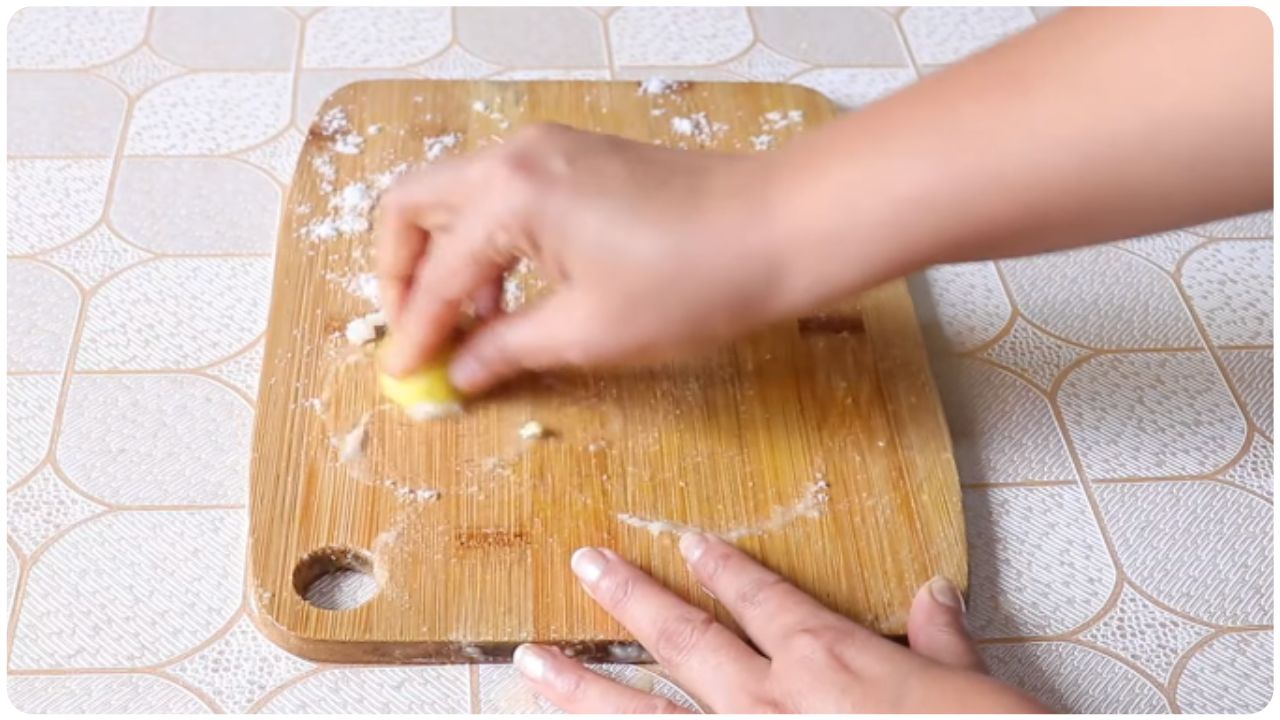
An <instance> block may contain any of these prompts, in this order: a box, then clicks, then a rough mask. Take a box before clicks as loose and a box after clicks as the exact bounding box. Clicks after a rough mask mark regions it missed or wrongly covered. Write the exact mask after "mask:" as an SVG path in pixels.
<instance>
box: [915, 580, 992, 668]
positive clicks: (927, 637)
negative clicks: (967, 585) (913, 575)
mask: <svg viewBox="0 0 1280 720" xmlns="http://www.w3.org/2000/svg"><path fill="white" fill-rule="evenodd" d="M907 641H908V642H909V643H910V644H911V649H912V650H915V651H916V652H918V653H920V654H921V655H924V656H925V657H927V658H930V659H933V660H936V661H938V662H940V663H942V664H944V665H950V666H952V667H956V668H962V669H965V670H981V669H982V658H981V656H979V655H978V651H977V650H976V649H974V646H973V640H972V639H970V638H969V631H968V629H967V628H965V624H964V599H963V598H962V597H961V596H960V590H959V589H958V588H956V586H955V584H954V583H952V582H951V581H950V580H947V579H946V578H944V577H936V578H934V579H933V580H930V581H929V582H928V583H927V584H926V585H925V586H924V587H922V588H920V590H919V592H917V593H916V597H915V600H914V601H913V602H912V603H911V615H910V616H909V617H908V618H907Z"/></svg>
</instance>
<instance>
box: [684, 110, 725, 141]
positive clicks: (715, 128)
mask: <svg viewBox="0 0 1280 720" xmlns="http://www.w3.org/2000/svg"><path fill="white" fill-rule="evenodd" d="M728 129H729V126H728V125H727V124H725V123H722V122H712V121H711V120H710V119H709V118H708V117H707V114H706V113H705V112H696V113H693V114H692V115H688V116H683V115H678V116H676V117H673V118H671V132H673V133H675V134H676V135H682V136H684V137H692V138H694V139H695V140H697V141H698V142H701V143H709V142H711V141H712V140H714V139H715V138H716V137H717V136H718V135H721V134H723V133H724V132H725V131H726V130H728Z"/></svg>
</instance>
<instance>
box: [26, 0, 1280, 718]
mask: <svg viewBox="0 0 1280 720" xmlns="http://www.w3.org/2000/svg"><path fill="white" fill-rule="evenodd" d="M504 12H510V13H511V14H510V17H505V18H504V14H503V13H504ZM1050 14H1051V13H1050V12H1047V10H1046V9H1043V8H1037V9H1036V10H1035V11H1034V12H1033V11H1032V10H1030V9H1028V8H1022V7H1003V8H913V9H907V10H902V9H898V8H886V9H877V8H824V9H821V10H817V9H814V10H797V9H752V10H746V9H743V8H736V7H720V8H623V9H611V8H553V9H546V10H539V9H521V10H518V11H495V10H485V9H466V8H459V9H455V10H448V9H432V8H400V9H365V8H347V9H341V8H340V9H314V8H300V9H281V8H238V9H208V8H205V9H198V8H171V9H165V10H148V9H133V8H84V9H58V8H51V9H27V10H23V11H21V12H19V13H18V14H17V15H16V16H14V18H13V20H12V21H11V22H10V24H9V26H8V30H7V32H8V42H9V48H8V68H9V82H10V92H9V105H10V115H9V118H10V127H9V151H10V154H9V156H8V158H7V163H8V170H7V172H8V198H7V199H8V210H7V211H8V222H9V233H8V238H7V242H8V262H7V268H6V277H7V280H8V303H9V311H8V317H7V323H8V326H7V327H8V337H9V346H8V364H7V369H8V377H7V379H6V382H7V388H8V407H7V411H8V438H9V439H8V463H7V475H8V480H7V485H8V519H7V520H8V522H7V530H8V534H7V540H8V547H7V557H6V568H7V573H6V574H7V577H6V581H7V582H6V587H7V593H8V604H9V608H10V610H9V638H10V639H9V647H8V671H9V680H8V683H9V684H8V690H9V696H10V698H11V700H12V702H13V703H14V704H15V705H16V706H17V707H19V708H20V709H22V710H27V711H32V712H66V713H69V712H200V711H224V712H239V711H258V710H263V711H271V712H334V713H338V712H344V713H345V712H352V713H371V712H399V713H426V712H468V711H477V712H478V711H485V712H500V711H509V712H520V711H534V712H536V711H539V710H543V709H546V706H545V705H544V704H542V703H541V702H540V701H539V700H538V699H537V698H535V697H533V696H532V695H531V694H530V693H529V692H528V690H527V688H525V687H524V686H523V685H522V684H520V683H519V682H518V680H517V678H516V677H515V675H514V673H513V672H512V670H511V668H510V667H482V668H468V667H464V666H456V667H438V668H403V667H386V668H380V667H361V668H346V667H335V666H328V665H325V666H320V665H315V664H313V663H310V662H307V661H304V660H300V659H298V658H294V657H292V656H290V655H288V654H287V653H284V652H283V651H281V650H280V649H278V648H277V647H275V646H274V645H272V644H271V643H270V642H269V641H267V640H266V639H265V638H264V637H263V636H262V635H261V634H260V633H259V632H258V631H257V630H256V629H255V628H254V626H253V625H252V624H251V623H250V622H249V621H248V619H247V617H246V615H245V606H244V600H243V591H242V587H243V578H244V561H243V559H244V550H243V548H244V528H245V524H246V523H245V521H246V517H245V515H246V512H245V506H244V503H245V494H246V493H245V485H246V473H247V458H248V455H249V444H250V432H251V427H252V417H253V411H254V398H255V397H256V393H257V382H258V371H259V368H260V365H261V359H262V333H263V331H264V328H265V320H266V309H267V302H268V298H269V291H270V282H271V267H272V259H271V256H270V253H271V248H272V247H273V246H274V243H275V237H274V236H275V227H276V222H277V219H278V217H279V214H280V212H281V211H282V208H281V203H282V199H283V198H284V197H285V196H286V195H285V193H286V190H287V183H288V182H289V180H290V177H291V175H292V169H293V163H294V159H295V157H296V154H297V152H298V150H299V148H300V147H301V144H302V141H303V137H304V132H305V131H306V128H307V127H308V125H309V123H310V121H311V114H312V113H313V112H314V110H315V108H316V107H318V106H319V104H320V102H321V101H322V100H323V98H324V97H325V96H326V95H327V94H328V93H329V92H331V91H332V90H334V89H336V88H337V87H339V86H341V85H343V84H345V83H347V82H350V81H353V80H358V79H363V78H374V77H434V78H481V77H493V78H512V77H525V78H557V77H559V78H600V79H608V78H619V79H636V78H644V77H648V76H652V75H663V76H668V77H676V78H691V79H721V80H760V81H791V82H797V83H801V84H804V85H807V86H810V87H814V88H817V89H818V90H820V91H822V92H824V93H826V94H827V95H829V96H830V97H831V98H833V99H834V100H836V101H837V102H838V103H840V104H841V105H842V106H844V107H846V108H856V107H857V106H859V105H862V104H865V103H867V102H871V101H873V100H875V99H877V98H879V97H881V96H883V95H885V94H888V93H891V92H893V91H895V90H897V89H899V88H901V87H903V86H905V85H907V84H910V83H911V82H914V81H915V80H916V79H917V78H918V77H920V76H921V75H923V74H927V73H929V72H932V71H934V70H936V69H937V68H939V67H941V66H944V65H946V64H948V63H951V62H954V61H956V60H958V59H960V58H963V57H964V56H966V55H968V54H970V53H972V52H975V51H977V50H979V49H981V48H983V47H986V46H987V45H989V44H991V43H993V42H996V41H998V40H1000V39H1001V38H1003V37H1006V36H1008V35H1009V34H1012V33H1015V32H1018V31H1021V30H1023V29H1025V28H1027V27H1029V26H1031V25H1033V24H1034V23H1036V22H1039V21H1041V20H1042V19H1044V18H1045V17H1048V16H1049V15H1050ZM1272 237H1273V219H1272V216H1271V214H1270V213H1263V214H1258V215H1252V216H1248V217H1244V218H1230V219H1224V220H1221V221H1217V222H1213V223H1207V224H1205V225H1201V226H1198V227H1195V228H1189V229H1187V230H1184V231H1176V232H1169V233H1162V234H1159V235H1154V236H1151V237H1144V238H1133V239H1129V240H1126V241H1123V242H1119V243H1116V244H1114V245H1112V246H1109V247H1105V248H1094V249H1088V250H1081V251H1077V252H1071V253H1063V254H1060V255H1053V256H1045V257H1036V258H1027V259H1019V260H1011V261H1001V262H996V263H972V264H965V265H956V266H949V267H939V268H932V269H930V270H928V271H927V272H925V273H922V274H921V275H920V276H918V277H916V278H914V279H913V289H914V291H915V295H916V297H917V302H918V310H919V313H920V316H921V319H922V323H923V325H924V327H925V330H926V333H927V335H928V336H929V337H930V339H931V345H932V350H931V352H932V354H933V363H934V368H935V370H936V374H937V377H938V380H939V385H940V387H941V388H942V391H943V394H944V399H945V402H946V407H947V413H948V417H949V419H950V423H951V428H952V431H953V434H954V436H955V439H956V457H957V461H958V463H959V466H960V471H961V480H962V483H963V485H964V502H965V517H966V521H967V524H968V533H969V543H970V553H971V567H972V592H971V597H970V610H971V612H970V622H971V625H972V627H973V630H974V632H975V633H976V635H977V636H978V637H979V638H980V639H981V642H982V645H983V648H982V651H983V654H984V656H985V657H986V658H987V661H988V663H989V665H990V666H991V669H992V671H993V672H995V673H996V674H997V675H999V676H1001V677H1004V678H1007V679H1008V680H1010V681H1011V682H1014V683H1017V684H1019V685H1021V686H1023V687H1026V688H1027V689H1029V690H1031V691H1033V692H1035V693H1036V694H1038V695H1039V696H1041V697H1043V698H1045V699H1046V700H1047V701H1049V702H1051V703H1053V704H1054V705H1055V706H1057V707H1059V708H1061V709H1063V710H1077V711H1093V712H1169V711H1177V710H1181V711H1189V712H1217V711H1225V712H1251V711H1257V710H1259V709H1261V708H1262V707H1263V706H1264V705H1265V703H1266V702H1267V701H1268V700H1269V699H1270V697H1271V693H1272V670H1271V668H1272V623H1273V611H1272V607H1273V597H1272V590H1271V588H1272V552H1273V549H1272V547H1273V541H1272V530H1271V528H1272V522H1273V512H1272V507H1273V505H1272V503H1273V480H1272V475H1273V467H1274V466H1273V459H1272V453H1273V447H1274V432H1273V427H1274V425H1273V422H1272V363H1273V358H1272V342H1273V341H1272V313H1271V308H1272V299H1273V298H1272V287H1273V277H1272V267H1273V256H1272V253H1273V249H1272V239H1271V238H1272ZM121 548H127V549H128V552H120V551H119V549H121ZM338 601H340V598H339V599H338V600H335V602H338ZM601 671H602V672H606V673H609V674H612V675H614V676H617V677H620V678H621V679H623V680H624V681H626V682H628V683H630V684H632V685H635V686H637V687H642V688H645V689H649V690H652V691H654V692H658V693H661V694H663V695H665V696H667V697H669V698H672V699H673V700H675V701H677V702H680V703H683V704H686V705H689V704H691V702H692V701H691V700H690V699H689V698H688V697H687V696H686V695H685V694H684V693H683V692H682V691H681V690H680V689H679V688H677V687H675V686H674V685H673V684H672V683H670V682H669V681H668V680H666V679H664V678H663V677H661V676H660V675H659V674H655V673H654V672H651V671H650V670H646V669H643V668H635V667H623V666H613V667H605V668H602V669H601Z"/></svg>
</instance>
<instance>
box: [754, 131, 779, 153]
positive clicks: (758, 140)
mask: <svg viewBox="0 0 1280 720" xmlns="http://www.w3.org/2000/svg"><path fill="white" fill-rule="evenodd" d="M773 140H774V138H773V136H772V135H770V134H768V133H765V134H763V135H753V136H752V137H751V146H752V147H753V148H755V149H756V150H768V149H769V148H771V147H773Z"/></svg>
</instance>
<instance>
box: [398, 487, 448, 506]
mask: <svg viewBox="0 0 1280 720" xmlns="http://www.w3.org/2000/svg"><path fill="white" fill-rule="evenodd" d="M395 492H396V497H398V498H400V499H401V500H409V501H412V502H434V501H436V500H439V499H440V491H439V490H435V489H433V488H411V487H407V486H403V485H402V486H400V487H397V488H396V491H395Z"/></svg>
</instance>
